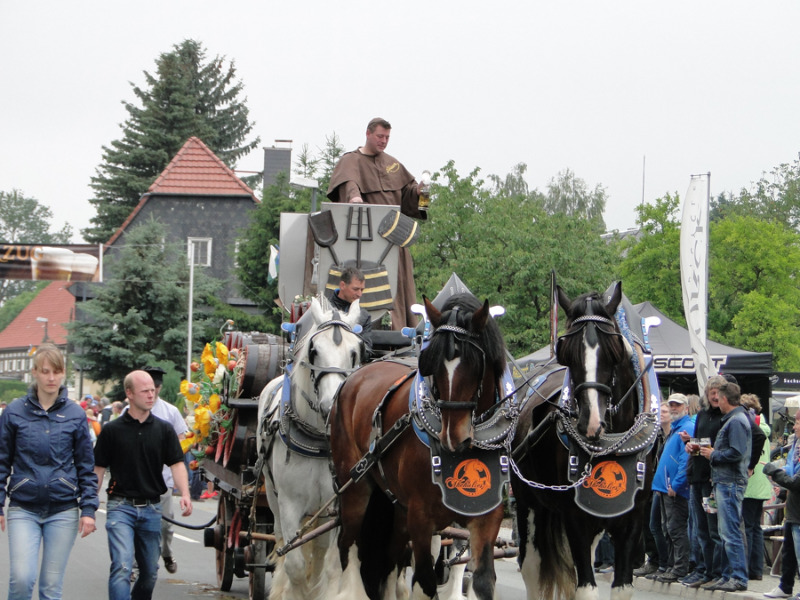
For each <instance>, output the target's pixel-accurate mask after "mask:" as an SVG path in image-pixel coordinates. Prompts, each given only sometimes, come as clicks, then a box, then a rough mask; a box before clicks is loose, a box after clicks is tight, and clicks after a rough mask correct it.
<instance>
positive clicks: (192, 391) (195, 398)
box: [181, 379, 200, 404]
mask: <svg viewBox="0 0 800 600" xmlns="http://www.w3.org/2000/svg"><path fill="white" fill-rule="evenodd" d="M181 394H183V395H184V396H186V399H187V400H189V401H190V402H192V403H194V404H197V403H198V402H200V386H199V385H197V384H196V383H191V382H190V381H187V380H186V379H184V380H183V381H181Z"/></svg>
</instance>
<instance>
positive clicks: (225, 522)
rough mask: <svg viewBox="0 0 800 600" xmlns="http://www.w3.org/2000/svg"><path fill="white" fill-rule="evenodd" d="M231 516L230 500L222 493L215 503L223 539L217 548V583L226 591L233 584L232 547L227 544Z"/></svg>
mask: <svg viewBox="0 0 800 600" xmlns="http://www.w3.org/2000/svg"><path fill="white" fill-rule="evenodd" d="M232 518H233V508H232V507H231V506H230V500H229V499H228V498H227V497H226V495H225V494H224V493H223V494H222V495H221V496H220V498H219V504H218V505H217V523H218V524H219V525H222V531H223V535H224V536H225V539H224V540H223V542H222V549H221V550H219V549H218V550H217V551H216V552H217V585H219V589H220V590H221V591H223V592H228V591H230V589H231V585H232V584H233V547H232V546H229V545H228V528H229V527H230V525H231V519H232Z"/></svg>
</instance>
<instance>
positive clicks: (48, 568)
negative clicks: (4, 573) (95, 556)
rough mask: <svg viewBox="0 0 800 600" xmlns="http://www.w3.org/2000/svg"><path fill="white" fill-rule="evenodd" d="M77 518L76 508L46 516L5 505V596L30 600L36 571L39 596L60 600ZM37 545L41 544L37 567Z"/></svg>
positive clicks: (45, 599) (11, 599)
mask: <svg viewBox="0 0 800 600" xmlns="http://www.w3.org/2000/svg"><path fill="white" fill-rule="evenodd" d="M78 519H79V515H78V509H77V508H74V509H69V510H64V511H61V512H57V513H55V514H53V515H50V516H47V517H43V516H41V515H38V514H36V513H32V512H28V511H27V510H25V509H22V508H20V507H19V506H11V507H9V508H8V510H7V511H6V522H7V523H8V550H9V552H8V555H9V562H10V563H11V568H10V574H9V578H8V598H9V600H30V597H31V595H32V594H33V585H34V584H35V583H36V575H37V571H39V573H38V574H39V598H40V600H61V588H62V585H63V582H64V571H65V570H66V568H67V560H69V553H70V551H71V550H72V546H73V544H74V543H75V538H76V537H77V535H78ZM39 546H42V547H43V549H42V567H41V570H40V569H39V564H38V563H39Z"/></svg>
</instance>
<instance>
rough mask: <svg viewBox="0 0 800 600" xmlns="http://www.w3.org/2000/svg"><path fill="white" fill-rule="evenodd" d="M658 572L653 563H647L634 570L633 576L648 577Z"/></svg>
mask: <svg viewBox="0 0 800 600" xmlns="http://www.w3.org/2000/svg"><path fill="white" fill-rule="evenodd" d="M656 571H658V566H657V565H654V564H653V563H651V562H646V563H644V564H643V565H642V566H641V567H639V568H638V569H634V570H633V575H634V576H635V577H645V576H647V575H650V573H655V572H656Z"/></svg>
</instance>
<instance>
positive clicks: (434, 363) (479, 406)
mask: <svg viewBox="0 0 800 600" xmlns="http://www.w3.org/2000/svg"><path fill="white" fill-rule="evenodd" d="M424 300H425V310H426V313H427V316H428V319H429V321H430V323H431V326H432V328H433V329H432V333H431V339H430V343H429V344H428V346H427V347H426V348H425V349H424V350H423V351H422V352H421V353H420V357H419V372H420V375H422V376H423V377H428V378H429V380H430V382H431V385H430V389H431V394H432V396H433V399H434V400H435V404H436V408H437V409H438V410H439V412H440V414H441V422H442V430H441V432H440V433H439V440H440V442H441V443H442V445H443V446H444V447H445V448H446V449H447V450H449V451H451V452H457V451H462V450H465V449H467V448H469V447H470V446H471V445H472V440H473V437H474V421H475V418H476V415H477V416H480V415H481V414H483V413H484V412H485V411H486V410H488V409H489V408H491V407H492V406H493V405H494V403H495V401H496V399H497V393H498V390H499V389H501V385H500V380H501V378H502V376H503V371H504V369H505V360H506V359H505V346H504V343H503V338H502V336H501V334H500V329H499V328H498V326H497V324H496V323H495V322H494V320H493V319H492V318H491V317H490V315H489V301H488V300H486V301H485V302H484V303H483V304H481V303H480V302H479V301H478V300H477V298H475V297H474V296H472V295H471V294H456V295H454V296H452V297H451V298H449V299H448V301H447V302H446V303H445V305H444V306H443V307H442V310H441V311H439V310H438V309H437V308H436V307H435V306H434V305H433V304H432V303H431V302H430V300H428V298H424Z"/></svg>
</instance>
